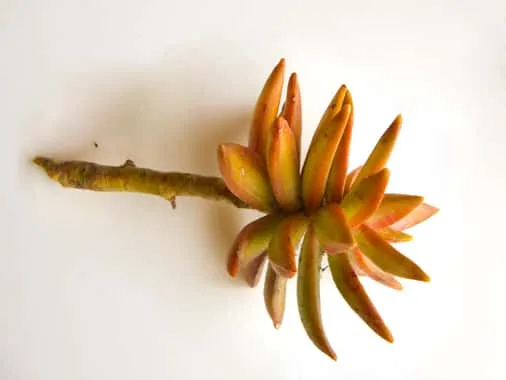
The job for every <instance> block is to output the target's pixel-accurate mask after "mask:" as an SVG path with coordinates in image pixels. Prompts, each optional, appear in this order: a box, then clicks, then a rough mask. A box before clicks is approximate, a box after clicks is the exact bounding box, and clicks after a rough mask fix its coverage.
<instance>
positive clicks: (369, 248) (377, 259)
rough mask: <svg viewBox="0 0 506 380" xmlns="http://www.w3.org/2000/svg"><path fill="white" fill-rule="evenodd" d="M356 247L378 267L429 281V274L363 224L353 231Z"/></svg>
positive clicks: (400, 274) (401, 275)
mask: <svg viewBox="0 0 506 380" xmlns="http://www.w3.org/2000/svg"><path fill="white" fill-rule="evenodd" d="M355 240H356V241H357V245H358V248H359V249H360V250H361V251H362V253H363V254H364V255H365V256H367V257H368V258H369V259H370V260H371V261H372V262H373V263H374V264H376V265H377V266H378V267H379V268H380V269H382V270H383V271H385V272H388V273H390V274H393V275H394V276H397V277H403V278H407V279H410V280H416V281H425V282H428V281H430V278H429V276H428V275H427V274H426V273H425V272H424V271H423V270H422V269H421V268H420V267H419V266H418V265H417V264H416V263H414V262H413V261H412V260H410V259H409V258H407V257H406V256H404V255H403V254H402V253H400V252H399V251H398V250H396V249H395V248H394V247H392V246H391V245H390V244H389V243H388V242H387V241H385V240H384V239H383V238H382V237H381V236H379V235H378V234H377V233H376V232H375V231H374V230H373V229H372V228H370V227H368V226H367V225H365V224H363V225H361V226H360V227H358V228H357V230H356V231H355Z"/></svg>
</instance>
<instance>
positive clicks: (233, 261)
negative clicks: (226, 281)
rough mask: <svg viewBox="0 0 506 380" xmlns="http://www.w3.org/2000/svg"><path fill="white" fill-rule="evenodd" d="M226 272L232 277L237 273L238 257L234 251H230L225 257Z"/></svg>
mask: <svg viewBox="0 0 506 380" xmlns="http://www.w3.org/2000/svg"><path fill="white" fill-rule="evenodd" d="M227 272H228V274H229V275H230V276H232V277H236V276H237V273H239V256H237V251H236V250H234V249H231V250H230V251H229V252H228V255H227Z"/></svg>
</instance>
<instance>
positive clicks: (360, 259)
mask: <svg viewBox="0 0 506 380" xmlns="http://www.w3.org/2000/svg"><path fill="white" fill-rule="evenodd" d="M349 255H350V258H351V257H352V258H353V259H351V260H350V261H351V262H352V264H353V265H354V266H356V267H358V268H359V269H360V272H361V273H363V274H365V275H366V276H368V277H369V278H371V279H372V280H374V281H377V282H379V283H380V284H383V285H385V286H387V287H389V288H392V289H394V290H402V284H401V283H400V282H399V281H398V280H397V279H396V278H395V277H394V276H392V275H391V274H390V273H387V272H385V271H383V270H381V269H380V268H379V267H378V266H377V265H375V264H374V263H373V262H372V261H371V260H369V259H368V258H367V257H366V256H365V255H364V254H363V253H362V252H361V251H360V249H358V248H355V249H353V250H351V251H350V253H349ZM357 274H358V273H357Z"/></svg>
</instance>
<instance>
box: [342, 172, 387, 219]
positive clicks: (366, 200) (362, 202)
mask: <svg viewBox="0 0 506 380" xmlns="http://www.w3.org/2000/svg"><path fill="white" fill-rule="evenodd" d="M389 179H390V171H389V170H388V169H387V168H385V169H382V170H380V171H379V172H377V173H376V174H373V175H371V176H370V177H367V178H366V179H364V180H363V181H361V182H360V183H359V184H358V185H357V186H355V187H353V188H352V190H351V191H350V192H349V193H348V194H346V196H345V197H344V199H343V201H342V202H341V207H342V208H343V210H344V213H345V214H346V217H347V218H348V223H349V224H350V226H351V227H352V228H354V227H355V226H358V225H359V224H361V223H363V222H365V221H366V220H367V219H368V218H369V217H371V215H373V214H374V213H375V211H376V210H377V209H378V207H379V205H380V203H381V200H382V199H383V195H384V193H385V189H386V187H387V184H388V180H389Z"/></svg>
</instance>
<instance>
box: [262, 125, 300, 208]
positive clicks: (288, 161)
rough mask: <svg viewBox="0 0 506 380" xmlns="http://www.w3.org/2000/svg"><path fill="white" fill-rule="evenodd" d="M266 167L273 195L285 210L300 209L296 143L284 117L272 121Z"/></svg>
mask: <svg viewBox="0 0 506 380" xmlns="http://www.w3.org/2000/svg"><path fill="white" fill-rule="evenodd" d="M272 135H273V137H272V144H271V146H270V149H269V155H268V156H267V169H268V172H269V178H270V181H271V186H272V190H273V192H274V195H275V197H276V199H277V201H278V203H279V205H280V206H281V208H282V209H283V210H285V211H296V210H298V209H300V175H299V158H298V153H297V144H296V141H295V136H294V134H293V131H292V129H291V128H290V126H289V125H288V123H287V122H286V120H285V119H283V118H282V117H279V118H277V119H276V121H275V122H274V127H273V130H272Z"/></svg>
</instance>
